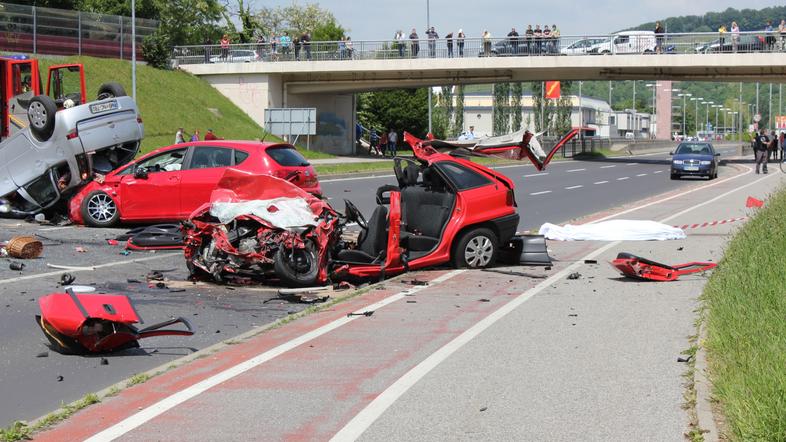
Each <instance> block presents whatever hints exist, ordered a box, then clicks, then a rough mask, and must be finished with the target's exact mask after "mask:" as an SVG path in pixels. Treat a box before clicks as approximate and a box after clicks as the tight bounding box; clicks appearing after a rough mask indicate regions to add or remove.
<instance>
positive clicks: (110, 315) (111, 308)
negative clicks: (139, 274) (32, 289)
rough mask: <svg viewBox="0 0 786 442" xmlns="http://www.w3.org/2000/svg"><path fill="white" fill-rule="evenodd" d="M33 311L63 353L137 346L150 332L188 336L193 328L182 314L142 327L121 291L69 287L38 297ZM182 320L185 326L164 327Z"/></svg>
mask: <svg viewBox="0 0 786 442" xmlns="http://www.w3.org/2000/svg"><path fill="white" fill-rule="evenodd" d="M38 304H39V306H40V307H41V315H40V316H39V315H36V322H37V323H38V325H39V327H41V330H42V331H43V332H44V335H45V336H46V338H47V339H48V340H49V343H50V344H51V349H52V350H55V351H57V352H59V353H62V354H86V353H105V352H112V351H117V350H123V349H128V348H135V347H139V342H138V341H139V340H140V339H143V338H147V337H152V336H164V335H175V336H191V335H193V334H194V330H193V328H192V327H191V324H190V323H189V322H188V320H186V319H185V318H182V317H180V318H176V319H170V320H168V321H164V322H161V323H158V324H155V325H151V326H149V327H146V328H143V329H137V328H136V327H135V326H134V324H136V323H141V319H140V318H139V316H138V315H137V313H136V309H135V308H134V306H133V304H132V303H131V300H130V299H129V298H128V297H127V296H124V295H112V294H89V295H84V294H78V293H75V292H74V291H73V290H71V289H66V292H65V293H52V294H49V295H46V296H44V297H42V298H40V299H39V300H38ZM174 324H183V325H184V326H185V328H186V330H175V329H166V328H164V327H168V326H170V325H174Z"/></svg>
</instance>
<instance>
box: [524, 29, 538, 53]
mask: <svg viewBox="0 0 786 442" xmlns="http://www.w3.org/2000/svg"><path fill="white" fill-rule="evenodd" d="M534 35H535V31H533V30H532V25H527V30H526V31H524V40H525V43H524V44H525V45H526V46H525V47H526V51H527V54H530V53H532V39H533V38H534Z"/></svg>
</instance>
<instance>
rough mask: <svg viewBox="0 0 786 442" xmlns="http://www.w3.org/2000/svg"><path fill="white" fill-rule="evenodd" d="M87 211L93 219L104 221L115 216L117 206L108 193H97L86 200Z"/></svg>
mask: <svg viewBox="0 0 786 442" xmlns="http://www.w3.org/2000/svg"><path fill="white" fill-rule="evenodd" d="M87 213H88V214H89V215H90V218H92V219H93V220H94V221H96V222H99V223H104V222H107V221H109V220H111V219H112V218H113V217H114V216H115V214H116V213H117V206H116V205H115V202H114V201H113V200H112V198H110V197H109V195H107V194H105V193H98V194H95V195H93V196H92V197H91V198H90V200H89V201H88V202H87Z"/></svg>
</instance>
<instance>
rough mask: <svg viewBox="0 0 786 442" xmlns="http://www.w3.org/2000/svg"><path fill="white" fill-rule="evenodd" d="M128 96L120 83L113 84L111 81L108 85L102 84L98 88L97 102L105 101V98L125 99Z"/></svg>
mask: <svg viewBox="0 0 786 442" xmlns="http://www.w3.org/2000/svg"><path fill="white" fill-rule="evenodd" d="M126 95H128V94H127V93H126V90H125V89H124V88H123V86H121V85H120V83H115V82H114V81H111V82H109V83H104V84H102V85H101V87H100V88H98V99H99V100H106V99H107V98H115V97H125V96H126Z"/></svg>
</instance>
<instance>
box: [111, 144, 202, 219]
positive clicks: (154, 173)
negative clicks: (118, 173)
mask: <svg viewBox="0 0 786 442" xmlns="http://www.w3.org/2000/svg"><path fill="white" fill-rule="evenodd" d="M187 152H188V148H187V147H184V148H182V149H173V150H168V151H166V152H162V153H160V154H158V155H155V156H152V157H150V158H147V159H146V160H143V161H141V162H139V163H137V164H136V166H135V167H129V168H128V169H129V170H128V174H127V175H125V176H124V177H123V179H122V181H121V183H120V192H119V193H120V213H122V215H123V219H128V220H172V219H178V215H179V213H180V174H181V170H180V169H181V168H182V167H183V163H184V162H185V158H186V153H187ZM139 169H143V170H145V171H146V172H147V176H146V177H141V176H139V174H135V171H136V170H139Z"/></svg>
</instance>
